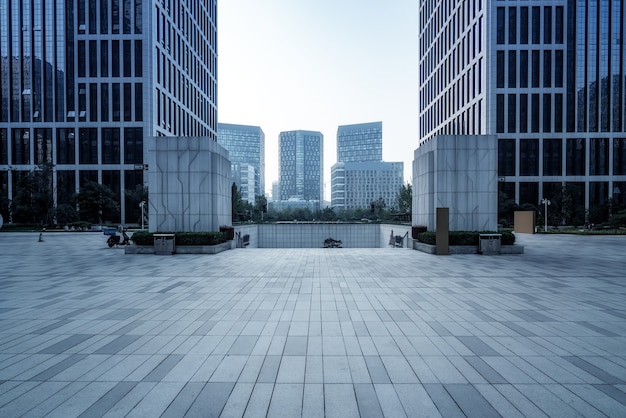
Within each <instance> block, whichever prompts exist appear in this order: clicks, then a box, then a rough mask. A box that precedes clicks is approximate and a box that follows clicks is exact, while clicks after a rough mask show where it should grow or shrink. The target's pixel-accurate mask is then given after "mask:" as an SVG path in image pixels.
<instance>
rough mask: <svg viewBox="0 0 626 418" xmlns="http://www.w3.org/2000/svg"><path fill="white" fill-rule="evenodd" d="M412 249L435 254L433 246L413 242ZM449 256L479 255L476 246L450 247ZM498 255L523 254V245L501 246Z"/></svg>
mask: <svg viewBox="0 0 626 418" xmlns="http://www.w3.org/2000/svg"><path fill="white" fill-rule="evenodd" d="M413 249H414V250H417V251H421V252H423V253H426V254H435V250H436V249H437V247H436V246H435V245H430V244H424V243H423V242H419V241H413ZM450 254H479V252H478V246H477V245H451V246H450ZM500 254H524V246H523V245H503V246H501V247H500Z"/></svg>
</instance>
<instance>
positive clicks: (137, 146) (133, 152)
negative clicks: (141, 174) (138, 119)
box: [124, 128, 143, 164]
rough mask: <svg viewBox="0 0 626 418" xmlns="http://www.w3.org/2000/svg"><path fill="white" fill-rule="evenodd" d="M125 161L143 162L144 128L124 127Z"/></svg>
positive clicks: (132, 162) (130, 162) (131, 162)
mask: <svg viewBox="0 0 626 418" xmlns="http://www.w3.org/2000/svg"><path fill="white" fill-rule="evenodd" d="M124 163H125V164H143V129H142V128H124Z"/></svg>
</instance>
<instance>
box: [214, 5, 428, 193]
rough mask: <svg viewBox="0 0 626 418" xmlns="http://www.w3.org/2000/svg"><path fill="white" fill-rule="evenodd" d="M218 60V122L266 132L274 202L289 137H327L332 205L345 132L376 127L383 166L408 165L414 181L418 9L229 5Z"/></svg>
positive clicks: (221, 20) (222, 13) (221, 21)
mask: <svg viewBox="0 0 626 418" xmlns="http://www.w3.org/2000/svg"><path fill="white" fill-rule="evenodd" d="M218 55H219V59H218V119H219V122H222V123H234V124H240V125H255V126H260V127H261V128H262V129H263V132H265V167H266V168H265V170H266V171H265V184H266V191H267V192H270V191H271V185H272V182H273V181H276V180H278V134H279V133H280V132H282V131H290V130H297V129H303V130H311V131H319V132H321V133H322V134H323V135H324V183H325V189H326V190H325V196H326V197H327V198H328V197H329V196H330V167H331V166H332V165H333V164H335V163H336V162H337V148H336V138H337V127H338V126H339V125H348V124H353V123H364V122H375V121H382V122H383V159H384V161H390V162H391V161H403V162H404V173H405V174H404V179H405V182H408V181H411V164H412V163H411V162H412V159H413V151H414V149H415V148H417V142H418V136H417V135H418V134H417V132H418V129H417V2H416V1H415V0H393V1H390V2H383V1H380V0H377V1H373V0H220V1H219V3H218ZM411 182H412V181H411Z"/></svg>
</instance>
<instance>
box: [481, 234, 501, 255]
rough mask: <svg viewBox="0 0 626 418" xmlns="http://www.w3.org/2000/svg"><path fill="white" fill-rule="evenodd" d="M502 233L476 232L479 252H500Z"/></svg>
mask: <svg viewBox="0 0 626 418" xmlns="http://www.w3.org/2000/svg"><path fill="white" fill-rule="evenodd" d="M501 240H502V234H478V253H479V254H500V246H501Z"/></svg>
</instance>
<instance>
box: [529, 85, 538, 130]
mask: <svg viewBox="0 0 626 418" xmlns="http://www.w3.org/2000/svg"><path fill="white" fill-rule="evenodd" d="M530 130H531V132H539V95H538V94H533V95H532V96H531V104H530Z"/></svg>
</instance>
